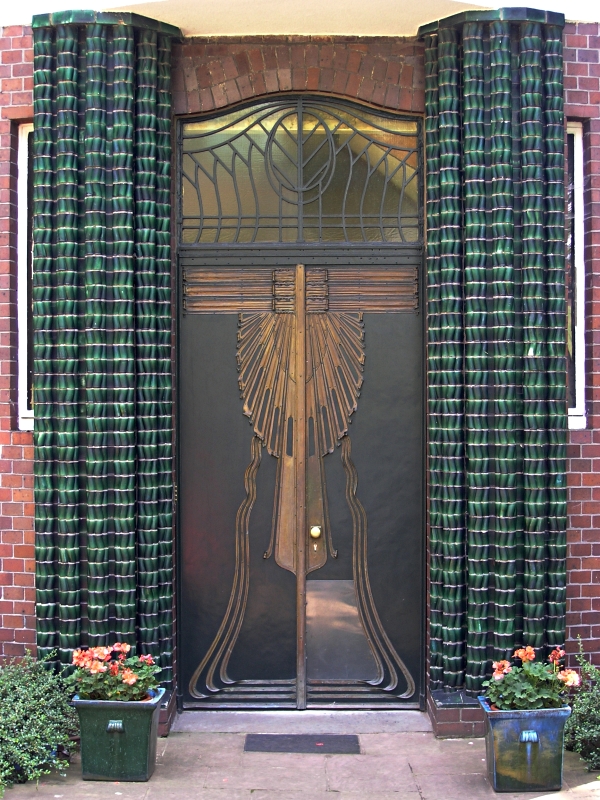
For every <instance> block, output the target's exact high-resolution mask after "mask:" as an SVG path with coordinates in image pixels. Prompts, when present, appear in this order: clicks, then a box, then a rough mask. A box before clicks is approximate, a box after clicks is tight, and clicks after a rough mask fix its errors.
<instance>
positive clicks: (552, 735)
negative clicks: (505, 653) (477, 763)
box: [478, 647, 579, 792]
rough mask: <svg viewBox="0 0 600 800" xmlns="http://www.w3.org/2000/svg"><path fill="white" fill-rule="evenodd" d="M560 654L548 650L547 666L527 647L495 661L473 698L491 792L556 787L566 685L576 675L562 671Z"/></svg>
mask: <svg viewBox="0 0 600 800" xmlns="http://www.w3.org/2000/svg"><path fill="white" fill-rule="evenodd" d="M564 655H565V652H564V650H562V649H561V648H556V649H554V650H553V651H552V652H551V653H550V656H549V658H548V662H547V663H542V662H538V661H536V660H535V650H534V648H533V647H521V648H519V649H518V650H515V652H514V653H513V658H512V661H513V663H511V662H510V661H507V660H504V661H495V662H494V665H493V666H494V673H493V675H492V678H491V680H489V681H486V683H484V684H483V686H484V688H485V690H486V694H485V697H479V698H478V700H479V702H480V704H481V707H482V708H483V710H484V712H485V718H486V755H487V768H488V777H489V780H490V783H491V784H492V786H493V788H494V790H495V791H496V792H532V791H546V792H547V791H553V790H557V789H560V787H561V785H562V767H563V741H564V727H565V722H566V721H567V718H568V716H569V714H570V713H571V709H570V708H569V706H568V705H567V694H568V690H569V687H571V686H577V685H578V683H579V675H578V674H577V673H576V672H575V671H574V670H572V669H564V668H563V666H562V661H563V658H564Z"/></svg>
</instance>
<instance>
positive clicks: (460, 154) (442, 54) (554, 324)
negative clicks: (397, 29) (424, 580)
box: [423, 9, 566, 692]
mask: <svg viewBox="0 0 600 800" xmlns="http://www.w3.org/2000/svg"><path fill="white" fill-rule="evenodd" d="M519 13H520V12H519ZM531 14H532V18H531V19H522V18H519V14H518V13H517V12H515V13H514V14H513V13H512V11H511V9H504V10H501V11H498V12H486V16H485V18H483V19H482V20H481V21H479V22H478V21H477V18H476V12H473V13H470V16H469V19H468V20H467V21H465V20H463V19H459V20H458V21H457V22H450V23H448V24H447V25H445V24H444V22H443V21H442V22H441V23H439V24H438V25H437V26H435V25H434V26H427V27H426V29H425V30H424V32H423V37H424V39H425V54H426V55H425V59H426V92H425V105H426V114H427V121H426V153H427V167H428V169H427V201H428V204H427V205H428V207H427V226H428V230H427V265H428V266H427V274H428V376H429V459H430V461H429V475H430V529H431V534H430V581H431V583H430V586H431V621H430V642H431V661H430V675H431V681H432V687H433V688H440V689H441V688H445V689H452V688H466V689H467V690H469V691H471V692H477V691H478V690H479V689H480V687H481V683H482V681H483V680H484V679H485V676H486V674H488V675H489V672H490V667H491V660H492V658H495V659H498V658H505V657H507V656H508V655H510V653H511V652H512V651H513V649H514V648H515V647H517V646H519V645H521V644H524V645H533V646H534V647H536V648H538V649H541V650H542V651H543V650H544V649H545V648H549V647H553V646H555V645H556V644H561V643H563V642H564V635H565V632H564V613H565V533H566V510H565V460H564V458H565V429H566V389H565V379H566V378H565V362H564V353H565V345H564V336H565V333H564V304H565V299H564V242H563V237H564V231H563V221H564V218H563V215H564V175H563V132H564V130H563V125H564V120H563V98H562V49H561V48H562V44H561V36H562V18H561V16H560V15H556V14H551V13H550V12H531ZM461 70H462V76H461V75H460V71H461ZM458 132H460V133H461V134H462V135H459V133H458ZM461 209H462V215H463V216H462V217H461ZM454 226H456V227H454ZM463 375H464V385H461V378H462V376H463ZM461 392H464V394H461ZM444 414H446V418H444V416H443V415H444ZM452 420H462V421H461V423H460V424H458V425H456V426H453V425H452ZM463 432H464V441H463V440H462V439H461V436H462V435H463ZM461 475H462V480H464V482H465V484H466V503H465V502H464V501H463V496H462V495H461V486H462V484H461ZM461 526H462V527H461ZM461 530H462V532H461ZM461 648H463V649H461Z"/></svg>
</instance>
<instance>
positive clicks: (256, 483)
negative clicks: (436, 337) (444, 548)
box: [179, 98, 424, 709]
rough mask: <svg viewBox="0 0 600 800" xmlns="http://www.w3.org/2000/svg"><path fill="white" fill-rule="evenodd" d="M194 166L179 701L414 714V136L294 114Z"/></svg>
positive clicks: (418, 553)
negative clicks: (405, 708)
mask: <svg viewBox="0 0 600 800" xmlns="http://www.w3.org/2000/svg"><path fill="white" fill-rule="evenodd" d="M180 152H181V165H182V196H183V200H182V209H181V226H180V231H181V246H180V253H179V261H180V272H181V278H182V281H181V292H180V295H181V298H182V302H181V314H180V335H179V341H180V360H179V373H180V382H179V387H180V439H179V442H180V445H179V448H180V478H179V485H180V549H179V552H180V580H181V603H180V608H179V616H180V638H179V653H180V665H181V668H180V680H181V683H182V685H183V687H184V701H185V702H186V703H187V704H188V705H190V706H198V707H230V708H231V707H242V706H245V707H248V706H250V707H266V706H273V705H276V706H283V707H296V708H299V709H302V708H306V707H307V705H309V706H317V707H318V706H329V705H334V706H335V707H338V708H339V707H346V706H353V705H366V706H380V705H383V706H387V707H389V706H398V705H413V706H414V705H416V704H418V702H419V693H420V683H421V673H422V664H421V659H422V653H421V648H422V642H421V631H422V627H423V615H422V609H423V591H422V581H423V576H422V551H423V537H424V531H423V523H422V521H423V513H422V505H423V504H422V474H423V441H422V429H423V425H422V406H423V403H422V372H421V370H422V360H423V358H422V351H421V341H422V335H421V333H422V319H421V317H420V316H419V314H418V310H419V274H420V261H421V247H420V232H421V224H420V196H421V191H420V174H419V164H420V158H419V126H418V122H417V121H414V120H406V119H392V118H389V119H388V118H386V117H383V116H382V115H378V116H375V115H371V114H367V113H366V112H364V111H363V110H359V109H353V108H351V107H349V106H343V105H340V106H334V105H332V104H331V103H328V104H326V105H325V104H321V103H320V102H318V101H315V100H308V99H297V98H296V99H289V100H280V101H277V102H275V103H269V104H263V105H261V106H260V107H258V108H256V107H255V108H253V109H250V110H248V111H246V112H236V113H235V114H230V115H229V116H228V117H225V118H223V117H222V118H220V119H219V118H216V119H212V120H203V121H201V122H198V123H186V124H185V125H184V126H183V129H182V138H181V151H180ZM369 239H372V240H373V243H372V244H366V241H369ZM271 240H274V241H272V243H271V244H269V245H265V244H264V242H265V241H267V242H269V241H271ZM236 388H237V389H238V390H239V391H236ZM244 420H245V422H244ZM248 422H249V423H250V427H248ZM351 424H352V425H353V431H355V432H356V436H355V435H354V433H353V435H352V436H350V425H351ZM353 451H355V452H353Z"/></svg>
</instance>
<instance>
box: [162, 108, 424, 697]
mask: <svg viewBox="0 0 600 800" xmlns="http://www.w3.org/2000/svg"><path fill="white" fill-rule="evenodd" d="M298 96H302V97H305V98H307V99H310V100H311V101H314V102H315V103H323V104H325V105H326V104H327V103H328V102H329V103H332V101H333V102H334V103H336V104H337V103H340V104H341V105H344V106H347V107H348V109H349V110H351V109H352V108H353V107H354V108H364V110H365V111H370V112H372V113H378V114H381V115H382V116H389V117H390V118H394V117H398V116H402V117H405V118H412V119H415V120H419V121H421V123H422V124H421V126H420V128H419V133H418V137H419V148H418V150H419V168H420V171H421V181H420V183H419V208H420V209H421V214H420V230H422V231H424V230H425V227H424V220H425V201H424V180H425V175H424V125H423V122H424V120H423V117H422V116H421V115H418V114H407V113H401V114H398V113H393V112H390V111H386V110H385V109H379V108H376V107H373V106H369V105H367V104H362V103H360V102H350V101H347V100H345V99H341V98H340V99H338V98H332V97H329V96H323V95H318V94H306V93H282V94H278V95H275V96H273V98H272V99H281V100H286V99H287V100H289V99H295V98H297V97H298ZM268 99H271V98H259V99H256V98H254V99H253V100H252V101H247V102H244V103H239V104H236V105H230V106H225V107H223V108H221V109H219V110H218V111H216V112H211V113H208V114H193V115H187V116H182V117H176V118H175V119H174V122H175V137H174V138H175V147H174V148H173V153H174V166H175V169H174V191H175V202H174V207H175V208H176V213H175V214H174V219H173V239H174V247H173V254H174V259H173V260H174V269H175V281H174V302H173V313H174V314H175V315H176V326H175V338H176V342H175V364H174V379H175V380H174V386H175V387H176V389H175V391H176V398H175V403H174V423H175V425H174V427H175V443H176V458H175V500H176V523H175V570H174V573H175V579H176V592H175V597H176V614H175V618H176V619H175V621H176V626H175V641H176V647H175V651H176V652H177V650H178V649H179V646H180V643H181V625H180V612H181V607H182V598H181V588H182V575H181V563H180V559H179V557H178V556H179V552H180V542H181V525H180V514H179V498H178V486H179V476H180V470H181V465H180V437H181V434H182V432H181V430H180V425H179V419H180V416H181V415H180V397H181V395H180V381H179V369H178V367H179V361H180V350H179V348H180V320H181V314H182V310H183V306H182V300H183V292H182V279H183V272H182V269H181V266H180V264H181V256H182V254H184V253H186V252H187V253H191V252H194V253H195V254H197V255H198V256H199V257H204V258H210V259H211V261H212V262H219V261H224V262H225V263H227V264H231V263H232V260H233V261H235V262H238V263H239V262H243V261H246V260H248V261H250V260H256V257H257V255H258V254H259V253H260V257H261V258H263V259H264V258H267V259H269V260H271V259H272V263H273V266H276V265H278V264H280V263H281V261H279V260H278V255H279V254H281V255H283V254H285V256H286V258H287V259H290V258H291V259H293V260H295V261H296V262H297V263H303V264H307V265H309V264H318V263H320V262H321V261H325V260H326V261H327V263H332V260H333V262H334V263H335V261H336V260H339V261H343V262H344V263H345V264H349V263H352V264H356V265H357V266H359V265H360V264H361V263H372V262H373V258H374V257H375V258H377V257H379V258H383V259H384V260H385V261H388V260H397V257H398V255H399V251H402V250H409V249H418V250H419V251H420V280H419V308H418V311H417V313H418V314H419V315H420V317H421V324H422V328H421V331H422V353H421V358H422V365H423V373H422V385H421V391H422V398H423V404H422V412H421V419H422V434H423V438H422V441H423V451H422V469H421V481H420V484H421V514H422V524H423V531H422V533H423V534H424V535H423V536H422V539H421V548H420V562H421V564H420V570H421V579H422V589H421V597H420V598H419V600H420V607H421V609H422V613H421V624H420V630H421V636H420V639H421V641H420V669H419V675H418V678H417V680H418V681H419V683H420V686H419V694H418V696H416V697H415V702H412V703H411V702H404V703H400V702H398V703H397V704H395V705H394V707H395V708H396V709H398V708H402V709H407V710H409V709H415V708H418V709H419V710H421V711H424V710H425V709H426V664H427V658H426V650H425V648H426V630H427V620H428V614H429V603H428V595H427V585H428V584H427V542H428V535H429V533H428V532H429V522H428V517H427V496H428V483H427V462H428V455H427V442H428V436H427V358H426V341H427V339H426V331H427V327H426V326H427V319H426V311H427V308H426V302H425V292H426V286H427V279H426V261H425V242H424V236H422V237H421V239H422V241H421V242H420V243H414V244H413V243H411V244H410V245H407V244H406V243H402V244H400V245H399V244H398V243H395V242H377V243H373V244H364V243H360V242H359V243H348V242H335V243H330V242H310V243H290V244H287V243H285V244H284V243H278V242H273V243H270V242H262V243H260V244H249V243H248V244H228V243H222V244H218V243H217V244H214V243H211V244H203V245H198V244H195V245H184V244H181V243H180V241H179V232H180V222H181V209H180V197H181V191H180V185H181V183H180V179H181V142H182V137H181V129H182V125H183V124H185V123H187V122H191V121H193V120H195V119H202V120H206V119H214V118H218V117H220V116H223V115H225V114H228V113H231V112H232V111H233V110H236V109H243V108H251V107H252V106H253V105H258V104H260V103H261V102H264V100H268ZM252 254H255V255H254V257H253V256H252ZM423 612H424V613H423ZM176 661H177V664H176V687H177V688H176V699H177V708H178V711H179V712H182V711H183V710H184V704H183V691H182V687H183V683H182V675H181V668H182V667H181V663H182V662H181V659H178V658H176ZM314 707H315V706H314V705H312V704H311V708H314ZM322 707H323V708H330V709H332V710H335V708H337V709H341V708H342V707H341V706H336V707H332V706H331V705H327V706H322ZM349 707H351V708H361V707H362V708H373V704H372V703H370V704H369V703H367V704H366V705H363V706H361V705H359V704H356V703H354V704H352V705H351V706H346V708H349ZM390 707H391V706H389V705H388V706H386V708H390ZM212 708H214V709H215V710H218V708H219V706H218V705H217V704H214V705H212ZM228 708H229V709H230V710H231V709H232V707H231V706H229V707H228ZM223 710H225V709H223ZM272 710H274V709H272Z"/></svg>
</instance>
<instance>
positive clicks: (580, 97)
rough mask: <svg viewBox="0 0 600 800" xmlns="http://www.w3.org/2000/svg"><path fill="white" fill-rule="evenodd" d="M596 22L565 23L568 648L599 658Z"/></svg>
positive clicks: (599, 40) (599, 83)
mask: <svg viewBox="0 0 600 800" xmlns="http://www.w3.org/2000/svg"><path fill="white" fill-rule="evenodd" d="M599 28H600V25H599V24H598V23H577V24H569V25H567V26H566V28H565V102H566V108H565V111H566V115H567V118H568V119H573V120H580V121H581V122H582V123H583V132H584V170H585V211H586V218H585V266H586V309H585V311H586V359H587V370H586V372H587V375H586V405H587V412H588V429H587V430H585V431H571V434H570V445H569V453H568V455H569V467H568V469H569V474H568V484H569V532H568V570H569V585H568V589H567V596H568V602H567V625H568V636H569V638H570V639H571V641H570V642H569V645H568V646H569V649H570V650H574V649H576V647H577V643H576V641H575V639H576V637H577V636H578V635H579V636H581V638H582V640H583V644H584V648H585V650H586V651H587V652H590V653H594V660H595V661H596V663H598V664H600V530H599V529H600V30H599Z"/></svg>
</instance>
